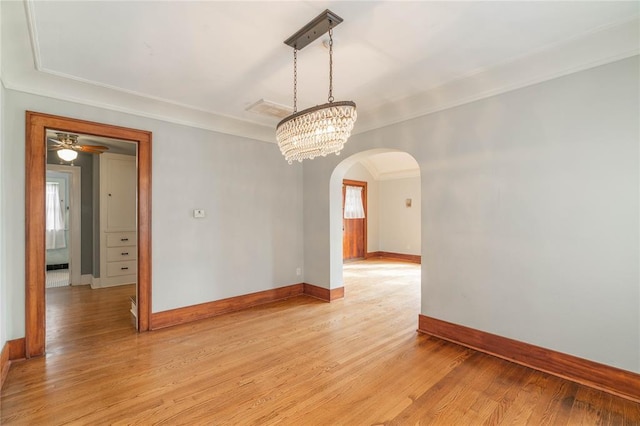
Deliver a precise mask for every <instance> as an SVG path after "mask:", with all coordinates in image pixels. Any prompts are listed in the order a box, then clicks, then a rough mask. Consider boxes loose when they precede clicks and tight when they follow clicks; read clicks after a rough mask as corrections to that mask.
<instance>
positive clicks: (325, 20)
mask: <svg viewBox="0 0 640 426" xmlns="http://www.w3.org/2000/svg"><path fill="white" fill-rule="evenodd" d="M341 22H342V18H340V17H339V16H338V15H336V14H335V13H333V12H331V11H330V10H328V9H327V10H325V11H324V12H322V13H321V14H320V15H318V16H317V17H316V18H314V19H313V20H312V21H311V22H309V23H308V24H307V25H305V26H304V27H302V28H301V29H300V30H298V31H297V32H296V33H295V34H294V35H292V36H291V37H289V38H288V39H287V40H285V42H284V43H285V44H286V45H288V46H290V47H292V48H293V114H291V115H290V116H288V117H286V118H285V119H284V120H282V121H281V122H280V123H278V125H277V126H276V139H277V140H278V146H279V147H280V152H282V154H283V155H284V157H285V159H286V160H287V161H288V162H289V164H291V163H292V162H293V161H294V160H298V161H300V162H301V161H302V160H304V159H313V158H315V157H317V156H323V157H324V156H326V155H327V154H331V153H335V154H336V155H338V154H340V151H341V150H342V148H343V146H344V144H345V142H346V141H347V139H348V138H349V136H350V135H351V130H353V125H354V123H355V121H356V118H357V114H356V104H355V102H353V101H338V102H334V98H333V28H335V27H336V26H337V25H338V24H340V23H341ZM327 32H328V33H329V45H328V47H329V97H328V99H327V101H328V102H327V103H325V104H322V105H316V106H314V107H311V108H307V109H305V110H303V111H300V112H298V106H297V103H298V87H297V82H298V50H300V49H302V48H304V47H305V46H307V45H309V44H310V43H312V42H313V41H314V40H316V39H318V38H319V37H321V36H322V35H323V34H325V33H327Z"/></svg>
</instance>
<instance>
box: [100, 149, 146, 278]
mask: <svg viewBox="0 0 640 426" xmlns="http://www.w3.org/2000/svg"><path fill="white" fill-rule="evenodd" d="M136 184H137V169H136V157H135V156H129V155H121V154H108V153H105V154H102V155H100V287H110V286H115V285H123V284H134V283H136V280H137V273H138V270H137V268H138V260H137V259H138V256H137V255H138V246H137V240H138V238H137V233H136V231H137V215H136V209H137V203H136V194H137V187H136Z"/></svg>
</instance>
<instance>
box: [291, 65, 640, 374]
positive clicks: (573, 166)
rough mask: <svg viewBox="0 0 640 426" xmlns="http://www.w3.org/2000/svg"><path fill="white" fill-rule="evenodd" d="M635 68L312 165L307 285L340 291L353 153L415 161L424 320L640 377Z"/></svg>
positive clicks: (572, 79)
mask: <svg viewBox="0 0 640 426" xmlns="http://www.w3.org/2000/svg"><path fill="white" fill-rule="evenodd" d="M638 68H639V67H638V57H637V56H636V57H633V58H630V59H626V60H622V61H618V62H614V63H611V64H608V65H604V66H600V67H597V68H593V69H590V70H587V71H583V72H579V73H576V74H572V75H568V76H565V77H562V78H558V79H554V80H551V81H548V82H545V83H541V84H536V85H532V86H530V87H527V88H523V89H520V90H516V91H513V92H509V93H506V94H502V95H499V96H495V97H491V98H487V99H484V100H481V101H477V102H473V103H470V104H466V105H463V106H460V107H457V108H453V109H449V110H446V111H441V112H438V113H434V114H431V115H427V116H423V117H420V118H416V119H413V120H410V121H406V122H403V123H399V124H396V125H393V126H389V127H386V128H382V129H378V130H375V131H370V132H366V133H362V134H358V135H355V136H353V137H352V138H351V140H350V141H349V142H348V143H347V145H346V147H345V149H344V152H343V153H342V154H341V155H340V156H339V157H337V156H328V157H326V158H321V159H317V160H314V161H309V162H305V164H304V208H303V210H304V232H305V247H304V249H305V271H306V273H305V281H306V282H308V283H311V284H315V285H320V286H324V287H326V288H335V287H339V286H341V285H342V266H341V254H342V253H341V238H340V237H341V228H340V224H339V219H340V200H341V194H340V180H341V179H342V176H343V174H344V172H345V171H346V169H348V166H349V165H350V164H349V163H350V162H351V161H352V159H353V158H355V157H352V156H353V155H354V154H360V155H362V153H363V152H366V151H367V150H372V149H377V150H385V149H392V150H402V151H406V152H408V153H409V154H411V155H412V156H413V157H414V158H416V160H417V161H418V163H419V165H420V172H421V181H422V205H421V210H422V212H421V216H422V223H421V224H422V239H421V240H422V256H423V259H424V260H423V264H422V296H421V297H422V308H421V312H422V314H424V315H428V316H431V317H435V318H439V319H442V320H445V321H450V322H453V323H457V324H462V325H465V326H468V327H472V328H476V329H479V330H483V331H486V332H490V333H494V334H498V335H502V336H505V337H509V338H513V339H516V340H520V341H524V342H528V343H532V344H535V345H539V346H543V347H546V348H550V349H555V350H558V351H561V352H564V353H568V354H572V355H576V356H579V357H583V358H586V359H590V360H594V361H597V362H601V363H604V364H609V365H612V366H616V367H620V368H623V369H627V370H630V371H635V372H640V290H639V278H640V277H639V271H638V269H639V262H638V259H639V254H640V250H639V241H638V239H639V238H638V237H639V226H638V217H639V213H640V212H639V208H638V201H639V200H638V199H639V197H638V195H639V185H638V181H639V180H638V177H639V166H638V162H639V161H638V160H639V159H638V154H639V150H638V141H639V139H640V129H639V120H638V117H639V116H640V108H639V105H638V104H639V100H638V91H639V87H638V86H639V84H638ZM347 295H348V292H347ZM416 320H417V319H416Z"/></svg>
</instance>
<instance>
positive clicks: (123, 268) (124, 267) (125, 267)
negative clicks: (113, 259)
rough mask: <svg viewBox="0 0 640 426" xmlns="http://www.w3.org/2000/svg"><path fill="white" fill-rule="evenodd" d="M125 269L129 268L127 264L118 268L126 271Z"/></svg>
mask: <svg viewBox="0 0 640 426" xmlns="http://www.w3.org/2000/svg"><path fill="white" fill-rule="evenodd" d="M127 269H129V267H128V266H123V267H122V268H120V270H122V271H126V270H127Z"/></svg>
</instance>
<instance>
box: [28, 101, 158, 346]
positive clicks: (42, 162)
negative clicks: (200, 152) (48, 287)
mask: <svg viewBox="0 0 640 426" xmlns="http://www.w3.org/2000/svg"><path fill="white" fill-rule="evenodd" d="M47 129H56V130H61V131H66V132H70V133H83V134H89V135H96V136H104V137H110V138H115V139H122V140H127V141H130V142H134V143H136V144H137V146H138V311H139V312H138V318H139V323H138V324H139V325H138V330H139V331H146V330H148V329H149V316H150V314H151V294H152V292H151V132H148V131H144V130H136V129H130V128H126V127H118V126H111V125H108V124H101V123H94V122H90V121H84V120H77V119H73V118H67V117H60V116H55V115H50V114H42V113H38V112H32V111H27V112H26V141H25V142H26V143H25V145H26V153H25V154H26V159H25V162H26V182H25V189H26V195H25V199H26V200H25V205H26V212H27V214H26V218H25V246H26V253H25V313H26V317H25V339H26V340H25V345H26V350H25V355H26V357H27V358H30V357H33V356H39V355H43V354H44V351H45V330H46V327H45V303H44V291H45V290H44V288H45V267H44V265H45V249H44V247H45V244H44V240H45V238H44V236H45V231H44V224H45V197H44V193H45V175H46V155H47V151H46V149H47V148H46V147H47V145H46V130H47Z"/></svg>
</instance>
